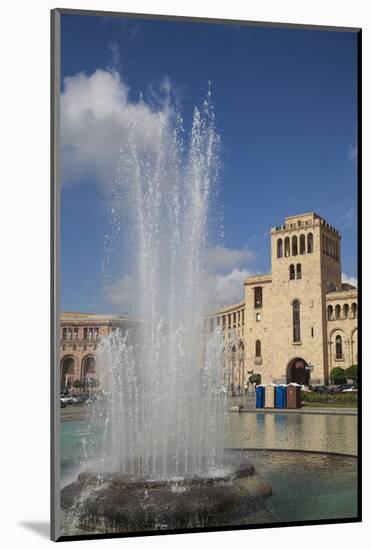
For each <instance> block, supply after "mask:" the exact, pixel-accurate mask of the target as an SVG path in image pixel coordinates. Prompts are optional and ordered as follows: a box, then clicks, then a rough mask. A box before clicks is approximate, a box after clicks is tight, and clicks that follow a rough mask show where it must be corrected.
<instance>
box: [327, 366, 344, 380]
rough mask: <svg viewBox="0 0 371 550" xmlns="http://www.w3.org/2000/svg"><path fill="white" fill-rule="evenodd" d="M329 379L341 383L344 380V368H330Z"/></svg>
mask: <svg viewBox="0 0 371 550" xmlns="http://www.w3.org/2000/svg"><path fill="white" fill-rule="evenodd" d="M330 379H331V380H332V381H333V382H335V383H337V384H343V383H344V381H345V382H346V377H345V370H344V369H342V368H341V367H335V368H333V369H331V372H330Z"/></svg>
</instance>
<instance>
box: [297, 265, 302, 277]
mask: <svg viewBox="0 0 371 550" xmlns="http://www.w3.org/2000/svg"><path fill="white" fill-rule="evenodd" d="M296 278H297V279H301V264H296Z"/></svg>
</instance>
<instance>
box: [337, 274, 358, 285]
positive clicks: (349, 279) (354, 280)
mask: <svg viewBox="0 0 371 550" xmlns="http://www.w3.org/2000/svg"><path fill="white" fill-rule="evenodd" d="M341 280H342V282H343V283H348V284H349V285H353V286H355V287H356V286H357V277H352V276H349V275H347V274H346V273H342V274H341Z"/></svg>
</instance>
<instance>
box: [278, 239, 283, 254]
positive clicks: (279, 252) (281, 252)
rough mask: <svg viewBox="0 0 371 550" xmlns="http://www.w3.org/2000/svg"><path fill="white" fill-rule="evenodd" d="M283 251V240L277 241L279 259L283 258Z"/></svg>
mask: <svg viewBox="0 0 371 550" xmlns="http://www.w3.org/2000/svg"><path fill="white" fill-rule="evenodd" d="M282 254H283V249H282V239H278V241H277V258H282Z"/></svg>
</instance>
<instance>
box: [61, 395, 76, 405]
mask: <svg viewBox="0 0 371 550" xmlns="http://www.w3.org/2000/svg"><path fill="white" fill-rule="evenodd" d="M60 401H61V403H62V402H63V403H64V404H65V405H71V404H72V403H73V400H72V396H71V395H63V396H61V397H60Z"/></svg>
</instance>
